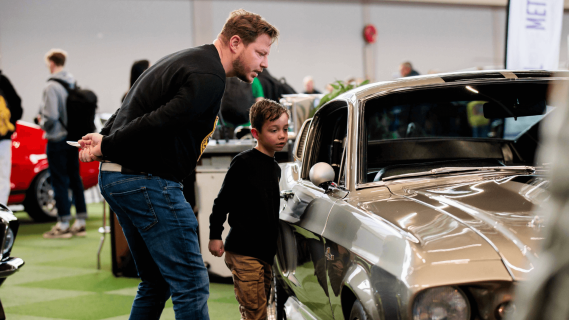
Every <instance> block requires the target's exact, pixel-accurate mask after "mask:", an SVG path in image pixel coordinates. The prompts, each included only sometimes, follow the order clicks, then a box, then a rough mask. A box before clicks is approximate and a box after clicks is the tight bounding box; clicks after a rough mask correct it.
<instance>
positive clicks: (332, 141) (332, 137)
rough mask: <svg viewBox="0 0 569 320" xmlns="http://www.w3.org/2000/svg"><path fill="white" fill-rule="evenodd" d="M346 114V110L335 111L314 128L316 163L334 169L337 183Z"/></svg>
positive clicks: (343, 145)
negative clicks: (317, 132) (327, 165)
mask: <svg viewBox="0 0 569 320" xmlns="http://www.w3.org/2000/svg"><path fill="white" fill-rule="evenodd" d="M347 121H348V113H347V109H346V108H342V109H339V110H336V111H334V112H332V113H330V114H327V115H325V116H324V117H323V119H322V120H321V121H320V125H319V126H318V127H317V128H316V130H319V135H318V137H319V140H320V141H319V142H320V143H319V144H318V145H315V146H314V147H315V148H318V150H316V152H317V154H318V156H317V161H316V162H314V163H313V164H312V165H314V164H315V163H317V162H325V163H328V164H330V165H331V166H332V168H334V172H335V179H334V181H336V182H338V179H339V177H340V166H341V165H342V156H343V154H344V147H345V144H346V135H347Z"/></svg>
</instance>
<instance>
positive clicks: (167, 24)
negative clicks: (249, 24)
mask: <svg viewBox="0 0 569 320" xmlns="http://www.w3.org/2000/svg"><path fill="white" fill-rule="evenodd" d="M193 8H195V10H196V12H192V10H194V9H193ZM238 8H244V9H247V10H250V11H253V12H256V13H259V14H261V15H262V16H264V17H265V18H266V19H267V20H268V21H269V22H271V23H273V24H274V25H275V26H277V27H278V28H279V30H280V31H281V37H280V41H279V43H278V44H275V45H274V46H273V48H272V51H271V55H270V58H269V70H270V71H271V73H272V74H273V75H274V76H276V77H285V78H286V79H287V81H288V82H289V83H290V84H291V85H292V86H293V87H294V88H295V89H297V90H299V91H301V90H302V79H303V77H304V76H306V75H312V76H313V77H314V79H315V83H316V88H318V89H320V90H323V89H324V86H325V84H326V83H329V82H332V81H334V80H338V79H340V80H344V79H346V78H348V77H363V75H364V66H363V64H364V62H363V61H364V59H363V58H364V57H363V54H364V53H363V51H364V50H363V46H364V43H363V40H362V28H363V25H364V23H363V19H364V12H363V10H364V6H363V5H362V4H361V2H360V1H354V2H351V3H350V2H347V1H346V2H333V3H325V2H323V1H306V2H302V1H277V0H273V1H255V0H250V1H231V0H226V1H213V0H211V1H201V2H199V1H190V0H185V1H181V0H179V1H176V0H114V1H111V0H81V1H78V0H75V1H72V0H0V54H1V55H2V58H1V59H0V67H1V68H2V70H3V72H4V73H5V74H6V75H7V76H8V77H9V78H10V80H11V81H12V82H13V83H14V85H15V87H16V90H17V91H18V93H19V94H20V95H21V96H22V98H23V103H24V108H25V113H24V119H26V120H31V119H32V118H33V116H34V115H35V114H36V113H37V110H38V106H39V103H40V99H41V92H42V88H43V86H44V84H45V80H46V79H47V78H48V77H49V74H48V71H47V68H46V67H45V65H44V62H43V56H44V54H45V52H47V51H48V50H49V49H51V48H53V47H61V48H63V49H65V50H67V51H68V52H69V59H68V69H69V71H70V72H71V73H73V74H74V75H75V76H76V78H77V79H78V81H79V84H80V85H83V86H87V87H90V88H91V89H93V90H94V91H95V92H96V93H97V95H98V96H99V99H100V104H99V105H100V109H101V111H104V112H112V111H114V110H115V109H116V108H117V107H118V106H119V102H120V98H121V97H122V95H123V93H124V92H125V91H126V90H127V89H128V84H129V72H130V66H131V64H132V62H133V61H134V60H138V59H149V60H150V61H151V62H155V61H156V60H158V59H159V58H160V57H162V56H164V55H166V54H168V53H171V52H174V51H177V50H180V49H183V48H187V47H190V46H193V45H194V41H193V39H194V36H195V38H196V39H197V38H200V39H205V38H208V39H209V38H211V40H213V37H215V36H216V35H217V33H218V32H219V31H220V30H221V27H222V25H223V23H224V22H225V20H226V18H227V16H228V14H229V12H230V11H231V10H234V9H238ZM367 8H368V9H367V10H368V12H367V13H366V15H367V16H368V17H369V20H370V21H371V22H372V23H373V24H374V25H375V26H376V27H377V29H378V32H379V33H378V37H377V43H376V45H375V79H376V80H389V79H392V78H393V76H394V75H397V72H398V67H399V64H400V63H401V62H403V61H405V60H410V61H411V62H412V63H413V64H414V66H415V67H416V69H417V70H418V71H419V72H421V73H423V74H424V73H427V72H428V71H429V70H431V69H437V70H439V71H441V72H448V71H455V70H460V69H466V68H473V67H477V66H489V65H501V64H502V63H503V56H504V43H505V29H506V25H505V23H506V21H505V20H506V9H505V7H496V6H494V7H491V6H460V5H433V4H421V3H395V2H385V3H372V4H368V5H367ZM199 10H201V11H200V12H198V11H199ZM194 17H199V18H200V19H196V20H193V18H194ZM198 20H199V21H198ZM204 35H205V36H204ZM568 35H569V13H567V12H566V13H565V15H564V25H563V32H562V39H561V41H562V42H561V52H560V60H561V62H562V64H561V66H562V67H567V61H568V58H567V56H568V49H567V36H568ZM200 39H198V40H197V41H201V40H200Z"/></svg>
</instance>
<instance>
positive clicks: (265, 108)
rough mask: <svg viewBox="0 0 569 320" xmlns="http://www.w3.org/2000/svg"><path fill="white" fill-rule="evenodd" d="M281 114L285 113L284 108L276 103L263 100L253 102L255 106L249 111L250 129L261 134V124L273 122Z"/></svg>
mask: <svg viewBox="0 0 569 320" xmlns="http://www.w3.org/2000/svg"><path fill="white" fill-rule="evenodd" d="M283 113H286V114H287V115H288V113H287V110H286V108H285V107H283V105H282V104H280V103H277V102H276V101H273V100H269V99H263V100H260V101H257V102H255V104H254V105H253V106H252V107H251V110H249V121H251V127H253V128H255V129H257V131H259V132H261V130H262V129H263V124H265V122H267V121H275V120H277V119H278V118H280V117H281V116H282V115H283Z"/></svg>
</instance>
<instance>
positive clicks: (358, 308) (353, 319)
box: [349, 300, 368, 320]
mask: <svg viewBox="0 0 569 320" xmlns="http://www.w3.org/2000/svg"><path fill="white" fill-rule="evenodd" d="M349 319H350V320H367V319H368V317H367V314H366V312H365V310H364V307H363V306H362V304H361V303H360V302H359V301H358V300H356V302H354V305H353V306H352V311H351V312H350V318H349Z"/></svg>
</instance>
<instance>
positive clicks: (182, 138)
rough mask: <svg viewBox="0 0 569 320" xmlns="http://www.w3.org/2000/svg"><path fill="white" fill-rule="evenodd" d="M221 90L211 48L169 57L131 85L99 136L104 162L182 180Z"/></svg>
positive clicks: (206, 133) (211, 123) (208, 131)
mask: <svg viewBox="0 0 569 320" xmlns="http://www.w3.org/2000/svg"><path fill="white" fill-rule="evenodd" d="M224 90H225V70H224V68H223V65H222V64H221V59H220V58H219V53H218V52H217V49H216V48H215V46H214V45H212V44H209V45H203V46H200V47H196V48H191V49H186V50H182V51H179V52H176V53H173V54H170V55H168V56H166V57H164V58H162V59H161V60H159V61H158V62H156V64H154V65H153V66H152V67H150V68H149V69H147V70H146V71H145V72H144V73H143V74H142V75H141V76H140V77H139V78H138V80H137V81H136V82H135V83H134V85H133V86H132V88H131V89H130V91H129V92H128V94H127V96H126V98H125V100H124V102H123V104H122V106H121V107H120V109H119V110H117V112H115V114H114V115H113V116H112V117H111V119H109V121H107V123H106V124H105V127H104V128H103V130H101V134H102V135H104V136H105V137H104V138H103V144H102V150H101V151H102V152H103V157H104V159H105V160H110V161H112V162H115V163H118V164H121V165H123V166H125V167H127V168H128V169H131V170H134V171H140V172H147V173H151V174H155V175H158V176H161V177H168V178H170V179H174V180H177V181H179V182H181V181H182V180H183V179H184V178H185V177H186V176H188V175H189V174H190V173H191V172H192V171H193V170H194V169H195V166H196V163H197V161H198V159H199V157H200V156H201V154H202V153H203V151H204V149H205V147H206V146H207V142H208V140H209V138H210V137H211V135H212V134H213V130H214V129H215V123H216V117H217V114H218V112H219V107H220V103H221V97H222V96H223V91H224Z"/></svg>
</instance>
